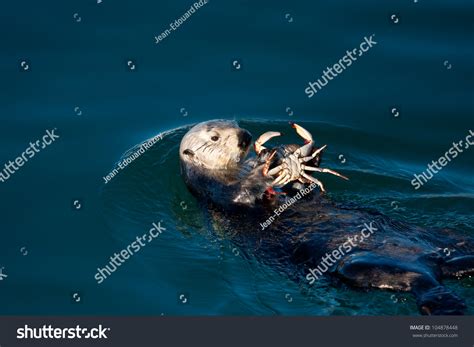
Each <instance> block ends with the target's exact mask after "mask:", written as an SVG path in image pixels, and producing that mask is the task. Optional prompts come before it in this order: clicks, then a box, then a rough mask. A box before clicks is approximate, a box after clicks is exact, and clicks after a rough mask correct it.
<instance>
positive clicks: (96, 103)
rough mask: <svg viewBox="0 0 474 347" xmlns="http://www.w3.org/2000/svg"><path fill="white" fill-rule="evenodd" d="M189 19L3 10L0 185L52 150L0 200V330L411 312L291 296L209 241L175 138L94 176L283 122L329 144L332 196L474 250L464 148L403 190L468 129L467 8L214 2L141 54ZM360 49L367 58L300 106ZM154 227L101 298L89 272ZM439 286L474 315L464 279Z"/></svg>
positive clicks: (368, 298)
mask: <svg viewBox="0 0 474 347" xmlns="http://www.w3.org/2000/svg"><path fill="white" fill-rule="evenodd" d="M191 4H192V2H188V1H181V0H176V1H173V2H172V3H171V2H170V3H160V2H153V1H142V2H131V1H108V0H103V2H102V3H101V4H97V3H96V2H95V1H92V0H91V1H88V2H84V1H67V2H64V1H41V2H37V1H22V2H13V1H11V2H4V3H3V4H2V11H1V12H0V27H1V28H2V33H3V35H2V45H1V48H0V52H1V54H0V59H1V60H0V76H1V78H0V85H1V90H2V93H1V94H0V117H1V120H2V125H1V127H0V135H1V139H2V146H1V148H0V165H2V166H1V168H3V163H7V162H8V161H9V160H14V159H15V158H16V157H17V156H19V155H21V153H22V152H23V151H24V150H25V149H26V148H27V147H28V146H29V143H30V141H35V140H36V139H38V138H40V137H41V136H42V135H43V134H44V133H45V131H46V130H47V129H53V128H57V134H59V135H60V139H59V140H57V142H55V143H53V144H52V145H51V146H49V147H47V148H45V149H44V150H42V151H41V152H40V153H38V154H37V155H36V156H35V157H34V158H32V159H31V160H30V161H28V163H27V164H26V165H25V166H23V167H22V168H21V169H20V170H19V171H17V172H16V173H15V174H13V175H12V177H11V178H10V179H9V180H7V181H6V182H5V183H0V194H1V195H0V196H1V199H0V204H1V205H0V207H1V211H2V227H1V236H0V268H1V267H3V268H4V269H3V273H5V274H7V275H8V277H7V278H5V279H4V280H2V281H0V314H154V315H160V314H164V315H246V314H249V315H272V314H285V315H306V314H308V315H356V314H367V315H379V314H387V315H406V314H408V315H415V314H418V313H417V310H416V305H415V303H414V300H413V298H412V297H410V296H405V295H399V294H395V296H392V295H393V293H389V292H380V291H379V292H371V293H365V292H359V291H354V290H351V289H349V288H341V287H337V286H336V287H335V286H331V285H329V284H326V283H322V284H321V285H319V286H317V287H315V288H314V291H313V292H312V293H309V294H308V293H302V292H301V290H300V289H299V288H298V285H297V284H296V283H294V282H292V281H291V280H289V279H288V278H286V277H285V276H282V275H281V274H280V273H278V272H277V271H275V270H274V269H272V268H271V267H267V266H264V265H263V264H260V263H259V262H258V261H255V260H252V259H247V258H244V257H243V256H242V252H241V251H239V250H237V249H234V248H235V247H233V246H232V245H231V244H229V243H228V242H227V241H226V240H222V239H219V238H218V237H216V235H215V234H214V233H213V231H212V230H213V229H212V225H211V224H210V223H209V221H208V220H206V219H205V216H204V215H203V213H202V211H201V210H200V209H199V208H198V206H197V204H196V201H195V200H194V198H193V197H192V196H191V195H190V194H189V193H188V192H187V190H186V188H185V186H184V184H183V182H182V180H181V178H180V177H179V171H178V166H177V164H178V158H177V154H178V153H177V145H178V144H179V140H180V136H182V134H183V130H179V131H176V132H173V133H171V134H170V135H168V136H165V137H164V138H163V140H162V141H159V142H158V143H157V144H156V145H155V146H154V147H153V149H152V150H149V151H147V152H146V153H145V154H144V155H143V156H141V157H140V158H139V159H137V160H136V161H135V162H134V163H133V164H132V165H130V166H128V167H127V168H126V169H125V170H123V171H120V173H119V174H118V175H117V176H116V177H114V178H113V179H112V181H111V182H110V183H108V184H104V179H103V177H104V176H106V175H107V174H108V173H109V172H111V171H112V170H113V168H114V167H115V164H116V163H117V162H118V161H119V159H120V158H121V157H122V156H124V155H125V153H126V152H127V151H128V150H129V149H131V148H133V147H134V146H136V145H137V144H139V143H141V142H142V141H145V140H146V139H149V138H151V137H153V136H155V135H157V134H159V133H161V132H163V131H167V130H171V129H175V128H178V127H180V126H183V125H189V124H192V123H197V122H200V121H204V120H209V119H214V118H229V119H237V120H242V122H241V124H242V126H244V127H246V128H248V129H249V130H251V131H252V133H253V134H254V136H256V135H257V134H258V133H262V132H264V131H266V130H270V129H273V128H281V129H283V128H284V127H285V126H286V122H287V121H289V120H292V121H298V122H301V123H302V124H303V125H305V126H306V127H308V129H310V130H311V132H312V133H313V135H314V137H315V139H316V141H317V143H318V144H326V143H327V144H328V145H329V149H328V152H327V155H326V156H325V158H324V160H325V162H324V163H325V166H327V167H331V168H335V169H337V170H339V171H341V172H343V173H344V174H346V175H348V176H350V177H351V181H350V182H349V183H345V182H339V181H338V180H334V179H329V180H328V183H327V189H328V191H329V192H330V196H331V198H333V199H335V200H337V201H346V200H349V201H352V202H354V203H356V204H358V205H362V206H368V207H373V208H375V209H377V210H380V211H382V212H384V213H386V214H388V215H390V216H392V217H394V218H398V219H403V220H407V221H409V222H410V223H413V224H416V225H419V226H423V227H439V228H451V229H454V230H458V231H459V232H460V233H461V232H463V233H467V234H471V235H474V217H473V210H474V183H473V180H472V163H473V162H474V160H473V159H474V152H473V151H472V150H469V151H465V152H463V153H462V154H461V155H459V156H458V157H457V158H456V159H455V160H454V161H452V162H451V163H449V165H448V166H447V167H445V168H444V169H443V170H442V171H441V172H440V173H439V174H438V175H436V176H435V177H434V178H433V179H432V180H431V181H430V182H429V183H428V184H426V185H424V186H423V187H422V188H421V189H419V190H414V189H413V187H412V186H411V184H410V181H411V179H412V176H413V174H414V173H421V172H422V171H423V170H425V169H426V165H427V164H428V163H430V162H431V161H432V160H436V159H437V158H439V157H440V156H441V155H443V154H444V153H445V152H446V151H447V150H448V149H449V148H450V147H451V145H452V142H453V141H458V140H461V139H463V138H464V137H465V136H466V135H467V134H468V132H469V130H470V129H472V130H474V123H473V111H474V101H473V100H474V98H473V96H474V95H473V94H474V91H473V87H472V86H473V80H474V71H473V66H472V61H474V60H473V58H474V48H473V45H472V42H473V41H472V39H473V23H474V22H473V16H474V5H473V3H472V1H447V0H445V1H423V0H419V1H418V2H416V3H415V2H414V1H408V0H406V1H384V2H383V3H381V2H377V1H357V2H355V1H352V2H347V1H346V2H343V1H325V2H311V1H298V2H291V3H290V2H287V1H259V2H256V1H250V0H248V1H243V0H240V1H238V0H229V1H225V2H222V1H221V2H219V1H216V0H211V1H210V2H209V3H208V4H207V5H205V6H204V7H203V8H201V9H200V10H198V11H197V13H195V14H194V15H193V16H192V17H191V18H189V19H188V20H187V21H186V22H185V23H184V24H183V25H182V26H181V27H180V28H179V29H178V30H176V31H174V32H173V33H172V35H170V36H169V37H167V38H165V39H164V40H163V41H162V42H160V43H159V44H155V39H154V36H155V35H159V34H160V33H161V32H162V31H163V30H165V29H166V28H167V27H168V25H169V23H171V22H174V20H175V19H176V18H178V17H180V16H181V15H183V14H184V13H185V12H186V11H187V10H188V9H189V6H191ZM75 14H77V15H76V16H74V15H75ZM287 14H289V15H290V16H289V17H288V16H286V15H287ZM393 14H396V16H397V18H399V21H398V23H397V24H394V23H393V21H392V20H391V19H390V17H391V16H392V15H393ZM78 18H81V21H80V22H77V19H78ZM289 18H292V19H293V20H292V21H291V22H289ZM372 34H375V40H376V41H377V42H378V43H377V45H376V46H374V47H373V48H372V49H371V50H370V51H368V52H367V53H366V54H365V55H364V56H362V57H360V59H358V60H357V62H355V63H354V64H353V65H352V66H351V67H350V68H348V69H347V70H345V71H344V72H343V73H342V74H341V75H340V76H338V77H337V78H335V79H334V80H333V81H331V82H330V83H329V84H328V85H327V86H326V87H325V88H324V89H323V90H321V91H320V92H318V94H317V95H315V96H314V97H313V98H311V99H308V98H307V97H306V95H305V93H304V89H305V88H306V87H307V83H308V82H309V81H315V80H316V79H317V78H319V77H320V76H321V74H322V71H323V70H324V69H325V68H326V67H327V66H330V65H333V64H334V63H337V62H338V61H339V59H341V58H342V56H343V55H344V54H345V52H346V50H349V49H352V48H354V47H356V46H357V45H358V44H359V43H360V42H361V41H363V38H364V36H370V35H372ZM234 60H238V61H239V63H240V64H241V68H240V69H239V70H235V69H234V68H233V66H232V62H233V61H234ZM23 61H25V64H27V65H28V67H29V68H28V70H24V69H23V67H22V66H21V63H22V62H23ZM128 61H132V64H134V65H135V69H134V70H130V68H129V66H128V65H127V62H128ZM25 64H23V66H25ZM449 67H450V68H449ZM76 107H77V108H78V109H76ZM288 108H289V109H288ZM393 108H396V109H397V111H398V112H399V116H398V117H394V114H393V113H392V109H393ZM287 109H288V111H287ZM78 114H80V115H78ZM289 114H291V116H290V115H289ZM288 132H291V131H288ZM289 136H290V137H289V138H292V137H291V136H292V135H289ZM292 139H294V137H293V138H292ZM340 155H343V157H340ZM340 158H341V159H340ZM344 159H345V161H344ZM75 200H78V201H79V202H80V204H81V208H80V209H79V210H77V209H75V208H74V206H73V202H74V201H75ZM76 205H77V203H76ZM158 221H162V225H163V226H165V227H166V231H164V232H163V233H162V234H161V235H160V236H159V237H158V238H157V239H155V240H154V241H153V242H152V243H150V244H149V245H147V246H146V247H145V248H143V249H142V250H141V251H140V252H139V253H137V254H136V255H134V256H133V258H132V259H130V260H128V261H127V262H126V263H125V264H124V265H122V266H121V267H120V268H119V269H117V271H116V272H114V273H113V274H112V275H111V276H110V277H109V278H107V280H105V281H104V282H103V283H102V284H100V285H98V284H97V283H96V280H95V279H94V275H95V273H96V271H97V268H98V267H104V266H105V265H106V264H107V263H108V261H109V257H110V256H112V255H113V254H114V252H118V251H120V250H121V249H123V248H125V247H126V246H127V245H128V244H129V243H130V242H132V241H133V240H134V239H135V237H136V236H137V235H140V234H143V233H144V232H147V231H148V229H149V228H151V223H152V222H158ZM23 247H25V248H24V249H23V252H22V251H20V249H22V248H23ZM25 251H26V252H27V254H26V255H23V254H24V253H26V252H25ZM447 284H448V286H449V287H450V288H451V289H452V290H453V291H455V292H456V293H457V294H459V295H460V296H462V297H463V298H464V299H465V300H466V302H467V304H468V313H469V314H473V313H474V298H473V291H472V286H473V282H472V279H465V280H461V281H448V282H447ZM74 293H78V294H79V295H80V297H81V300H80V301H79V302H76V301H75V300H74V299H72V296H73V295H74ZM183 295H184V296H183ZM76 297H77V296H76ZM184 298H186V299H187V300H186V303H183V302H182V301H184Z"/></svg>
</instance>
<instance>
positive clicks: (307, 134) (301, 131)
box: [290, 122, 313, 144]
mask: <svg viewBox="0 0 474 347" xmlns="http://www.w3.org/2000/svg"><path fill="white" fill-rule="evenodd" d="M290 125H291V127H292V128H293V129H295V130H296V133H297V134H298V135H300V136H301V137H302V138H303V139H304V143H305V144H308V143H312V142H313V135H311V133H310V132H309V131H308V130H306V129H305V128H303V127H302V126H301V125H298V124H296V123H293V122H290Z"/></svg>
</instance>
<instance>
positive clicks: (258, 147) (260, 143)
mask: <svg viewBox="0 0 474 347" xmlns="http://www.w3.org/2000/svg"><path fill="white" fill-rule="evenodd" d="M276 136H281V133H280V132H278V131H267V132H266V133H264V134H262V135H260V137H259V138H258V139H257V140H256V141H255V144H254V148H255V152H256V153H257V154H260V153H261V152H262V151H263V150H264V149H267V148H266V147H265V146H263V144H264V143H265V142H267V141H269V140H270V139H272V138H274V137H276Z"/></svg>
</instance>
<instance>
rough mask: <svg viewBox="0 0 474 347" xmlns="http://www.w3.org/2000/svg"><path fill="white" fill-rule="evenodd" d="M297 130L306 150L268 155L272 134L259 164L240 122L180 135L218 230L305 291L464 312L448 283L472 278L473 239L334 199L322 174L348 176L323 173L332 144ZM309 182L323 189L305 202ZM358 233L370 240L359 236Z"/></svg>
mask: <svg viewBox="0 0 474 347" xmlns="http://www.w3.org/2000/svg"><path fill="white" fill-rule="evenodd" d="M292 126H293V128H294V129H295V130H296V131H297V132H298V134H299V135H300V136H302V137H303V139H304V144H302V145H296V144H290V145H283V146H279V147H276V148H270V149H268V148H266V147H264V146H263V143H264V142H266V141H268V140H269V139H270V138H272V137H275V136H280V135H281V134H280V133H276V132H269V133H265V134H263V135H262V136H260V137H259V138H258V139H257V141H256V142H255V144H254V147H255V150H256V155H254V156H249V155H248V154H249V150H250V148H251V141H252V136H251V134H250V133H249V132H248V131H247V130H245V129H242V128H240V127H239V126H238V124H237V123H236V122H234V121H228V120H212V121H208V122H204V123H199V124H198V125H196V126H194V127H193V128H191V129H190V130H189V131H188V133H186V135H185V136H184V137H183V139H182V141H181V145H180V149H179V151H180V153H179V154H180V164H181V172H182V176H183V178H184V181H185V183H186V185H187V186H188V188H189V190H190V191H191V192H192V193H193V194H194V195H195V196H196V197H197V198H198V200H199V201H200V202H201V203H202V205H203V208H204V210H205V211H206V212H208V213H209V214H210V216H211V218H212V221H213V227H214V229H215V232H216V233H219V234H221V235H222V234H224V235H223V236H225V237H227V238H229V239H231V240H232V242H234V243H235V244H236V245H238V246H239V247H240V248H241V249H243V250H244V252H247V253H249V254H252V255H254V256H255V257H256V258H258V259H259V260H260V261H262V262H264V263H268V264H276V263H278V264H279V265H282V266H279V268H284V269H285V274H286V275H287V276H289V277H290V278H291V279H293V280H295V281H297V282H298V283H302V284H305V285H311V284H313V283H314V282H315V281H316V280H319V279H320V278H321V277H323V276H329V277H330V279H331V282H330V283H333V284H334V285H348V286H350V287H351V288H354V289H362V290H367V291H369V290H371V289H376V288H378V289H383V290H391V291H397V292H409V293H411V294H413V295H414V296H415V298H416V303H417V306H418V309H419V311H420V313H422V314H428V315H430V314H431V315H461V314H463V313H464V311H465V308H466V306H465V304H464V302H463V300H462V298H460V297H458V296H457V295H456V294H455V293H453V292H452V291H451V290H450V289H449V288H447V287H445V286H444V285H443V283H442V280H443V279H445V278H462V277H466V276H470V275H472V274H473V273H474V240H473V239H472V238H471V237H468V236H465V235H459V234H457V233H455V232H454V231H452V230H445V229H444V230H435V229H425V228H422V227H418V226H413V225H409V224H406V223H403V222H401V221H396V220H393V219H391V218H389V217H387V216H385V215H383V214H381V213H379V212H377V211H375V210H373V209H366V208H363V207H359V206H351V205H350V204H349V203H345V204H340V203H335V202H333V201H331V200H330V199H329V198H328V197H327V196H326V195H325V194H324V186H323V185H322V182H321V181H320V179H323V178H324V176H323V175H324V174H332V175H336V176H339V177H341V178H344V179H347V178H346V177H345V176H343V175H341V174H339V173H337V172H335V171H333V170H331V169H322V168H320V166H319V165H320V163H321V155H322V151H323V149H324V148H325V146H322V147H319V148H318V147H316V146H315V144H314V141H313V140H312V137H311V134H309V133H307V132H306V130H305V129H304V128H302V127H301V126H299V125H296V124H292ZM247 157H248V158H247ZM308 167H310V169H309V170H308ZM312 172H314V173H316V174H317V175H318V176H317V178H315V177H313V176H311V173H312ZM309 183H313V185H316V186H318V187H319V188H318V189H315V190H313V191H312V192H311V193H310V194H305V195H304V196H301V194H299V190H300V189H302V188H305V187H306V188H307V187H308V184H309ZM295 196H297V197H300V198H301V199H300V201H298V202H297V203H294V204H287V205H286V207H287V208H286V209H284V210H283V211H281V213H280V214H279V215H278V217H277V218H272V217H270V218H271V223H268V225H266V228H265V229H264V230H262V229H261V228H260V224H261V222H262V221H265V220H267V219H268V218H269V216H271V215H272V214H273V211H274V210H275V208H276V207H278V206H282V205H283V204H285V202H288V201H289V200H291V199H292V198H293V197H295ZM361 229H363V230H362V231H365V234H364V235H367V236H366V237H363V238H362V237H360V236H359V234H360V232H361ZM357 237H359V242H355V243H354V242H353V240H357ZM446 248H448V249H451V250H455V251H456V252H455V254H456V257H452V256H451V257H450V256H447V255H446V254H445V253H444V252H443V251H442V250H443V249H446ZM328 259H331V260H334V261H331V262H329V261H328Z"/></svg>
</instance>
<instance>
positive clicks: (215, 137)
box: [211, 136, 219, 142]
mask: <svg viewBox="0 0 474 347" xmlns="http://www.w3.org/2000/svg"><path fill="white" fill-rule="evenodd" d="M211 140H212V141H214V142H215V141H217V140H219V136H213V137H211Z"/></svg>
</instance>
